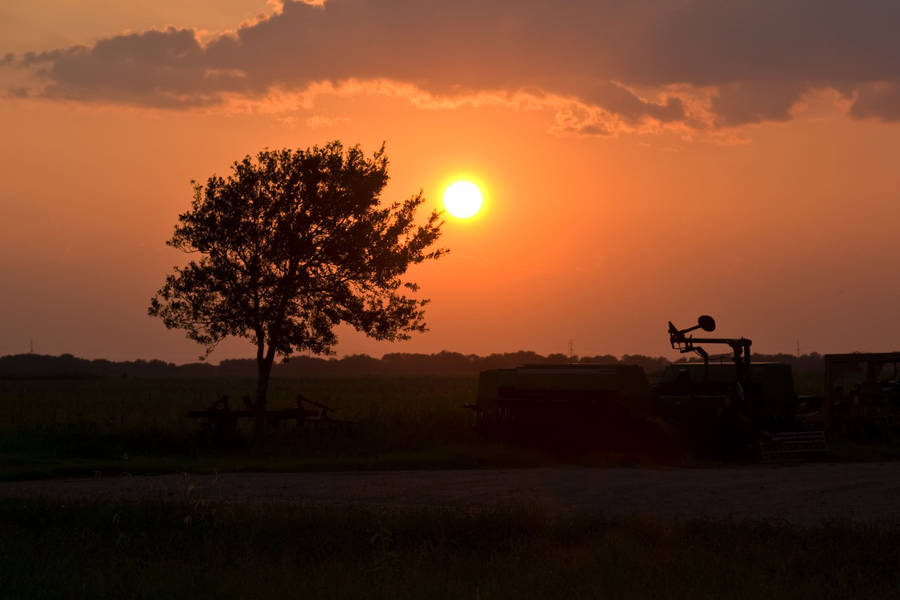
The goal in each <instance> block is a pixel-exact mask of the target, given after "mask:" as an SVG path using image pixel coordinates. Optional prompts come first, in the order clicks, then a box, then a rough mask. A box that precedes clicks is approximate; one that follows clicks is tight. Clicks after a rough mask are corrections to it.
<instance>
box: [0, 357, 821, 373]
mask: <svg viewBox="0 0 900 600" xmlns="http://www.w3.org/2000/svg"><path fill="white" fill-rule="evenodd" d="M680 360H682V359H680ZM753 361H754V362H783V363H788V364H791V365H793V367H794V370H795V371H798V372H813V373H816V372H822V371H824V368H825V361H824V358H823V356H822V355H821V354H819V353H817V352H813V353H811V354H804V355H802V356H793V355H790V354H754V355H753ZM570 363H581V364H607V365H612V364H630V365H639V366H641V367H642V368H643V369H644V370H645V371H646V372H647V373H648V374H653V373H658V372H660V371H662V370H663V369H665V368H666V367H667V366H668V365H669V364H670V363H671V361H669V360H668V359H667V358H664V357H661V356H658V357H652V356H644V355H641V354H625V355H623V356H621V357H615V356H613V355H611V354H604V355H598V356H581V357H574V358H573V357H569V356H566V355H565V354H550V355H547V356H544V355H541V354H537V353H535V352H528V351H519V352H507V353H503V354H490V355H488V356H478V355H475V354H461V353H459V352H446V351H445V352H438V353H437V354H412V353H392V354H385V355H384V356H383V357H382V358H374V357H371V356H368V355H365V354H353V355H349V356H345V357H343V358H318V357H312V356H295V357H292V358H291V359H290V360H289V361H288V362H285V363H279V364H276V365H274V366H273V370H272V375H273V376H274V377H348V376H361V375H369V376H372V375H394V376H413V375H472V376H474V375H477V374H478V373H479V372H480V371H485V370H487V369H506V368H512V367H517V366H521V365H526V364H570ZM256 369H257V364H256V360H255V359H250V358H248V359H229V360H223V361H222V362H220V363H219V364H218V365H213V364H209V363H205V362H197V363H189V364H184V365H176V364H174V363H169V362H165V361H162V360H134V361H122V362H117V361H110V360H104V359H96V360H88V359H84V358H78V357H76V356H72V355H71V354H63V355H61V356H46V355H40V354H17V355H13V356H3V357H0V378H5V379H18V378H29V379H30V378H59V379H62V378H89V377H255V376H256Z"/></svg>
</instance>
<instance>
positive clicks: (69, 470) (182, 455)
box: [0, 377, 534, 478]
mask: <svg viewBox="0 0 900 600" xmlns="http://www.w3.org/2000/svg"><path fill="white" fill-rule="evenodd" d="M476 385H477V381H476V379H475V378H472V377H385V378H371V377H359V378H320V379H284V380H274V381H273V382H272V388H271V392H270V406H271V408H274V409H278V408H287V407H292V406H294V405H295V397H296V395H297V394H298V393H302V394H303V395H304V396H306V397H308V398H310V399H312V400H316V401H319V402H322V403H325V404H327V405H329V406H332V407H334V408H335V409H337V412H336V413H335V415H334V416H335V418H338V419H342V420H346V421H352V422H353V423H352V425H349V426H346V427H343V428H340V429H337V430H335V429H333V428H328V427H319V428H317V427H311V426H307V427H305V428H304V429H303V430H300V431H298V430H297V428H296V426H295V425H294V423H293V422H289V423H284V424H282V425H281V426H280V427H279V428H278V429H274V430H272V431H271V432H270V435H269V440H270V442H269V443H268V444H267V446H266V447H264V448H261V449H254V448H250V447H249V444H248V442H247V440H248V439H249V426H250V424H249V423H242V425H241V430H240V431H239V437H238V438H237V439H234V440H226V441H223V440H220V439H216V438H215V437H211V436H208V435H204V434H203V433H202V432H201V431H200V430H201V428H200V424H199V423H197V422H196V421H193V420H190V419H188V418H186V417H185V413H186V412H187V411H188V410H192V409H202V408H205V407H207V406H208V405H210V404H211V403H212V402H213V401H214V400H216V399H218V398H219V397H221V396H222V395H224V394H227V395H229V396H230V399H231V400H230V402H231V405H232V407H240V405H241V397H242V396H243V395H245V394H252V391H253V388H254V380H253V379H249V378H248V379H227V378H209V379H176V378H166V379H137V378H122V379H117V378H96V379H60V380H53V379H30V380H24V379H23V380H0V457H2V458H3V460H2V461H0V477H5V478H10V477H15V478H19V477H41V476H48V475H67V474H91V473H92V472H94V471H103V472H107V473H110V472H131V473H145V472H172V471H182V470H187V471H195V472H203V471H207V472H209V471H216V470H260V471H265V470H298V469H299V470H307V469H341V468H396V467H428V466H437V467H441V466H443V467H464V466H478V465H479V464H482V463H484V464H498V463H499V464H520V463H522V462H523V461H524V463H523V464H533V463H534V457H531V456H529V453H528V452H523V451H515V452H510V451H508V450H506V449H504V448H502V447H500V446H498V445H495V444H486V443H484V442H482V441H480V440H478V438H477V437H476V436H475V434H474V431H473V415H472V413H471V411H469V410H468V409H465V408H464V407H463V405H464V404H467V403H470V402H472V400H473V399H474V397H475V389H476Z"/></svg>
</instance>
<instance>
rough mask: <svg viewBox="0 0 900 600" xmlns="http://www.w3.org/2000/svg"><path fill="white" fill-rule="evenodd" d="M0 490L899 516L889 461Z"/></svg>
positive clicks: (681, 514)
mask: <svg viewBox="0 0 900 600" xmlns="http://www.w3.org/2000/svg"><path fill="white" fill-rule="evenodd" d="M0 497H19V498H24V497H47V498H61V499H107V500H109V499H137V498H151V499H152V498H162V499H167V500H180V499H186V498H206V499H210V500H219V501H225V502H242V503H244V502H260V503H271V502H291V503H300V504H306V505H317V506H320V505H364V506H378V507H408V506H493V505H498V504H500V505H502V504H517V505H523V504H526V505H536V506H540V507H542V508H546V509H548V510H550V511H554V512H559V513H580V514H602V515H610V516H613V515H615V516H626V515H651V516H663V517H676V518H692V517H702V516H712V517H733V518H738V519H741V518H762V519H779V520H784V521H789V522H793V523H798V524H817V523H820V522H822V521H823V520H827V519H832V518H837V519H842V520H850V521H857V522H864V523H873V524H879V523H880V524H900V462H895V463H852V464H846V463H843V464H801V465H783V466H749V467H747V466H745V467H733V468H715V469H713V468H706V469H647V468H633V469H632V468H606V469H598V468H547V469H490V470H471V471H380V472H335V473H223V474H219V475H187V474H183V475H160V476H137V477H131V476H117V477H102V478H94V479H54V480H41V481H15V482H0Z"/></svg>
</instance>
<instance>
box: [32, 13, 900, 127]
mask: <svg viewBox="0 0 900 600" xmlns="http://www.w3.org/2000/svg"><path fill="white" fill-rule="evenodd" d="M898 22H900V2H897V1H896V0H854V1H850V0H730V1H728V2H722V1H721V0H631V1H629V2H622V1H621V0H596V1H593V2H586V1H585V2H561V3H556V2H547V1H546V0H517V1H512V0H510V1H508V2H484V1H483V0H455V1H453V2H449V1H440V2H438V1H410V0H328V1H327V2H326V3H325V5H324V6H312V5H309V4H306V3H303V2H291V1H289V2H286V3H285V4H284V7H283V10H282V11H281V12H280V13H279V14H276V15H273V16H271V17H269V18H266V19H263V20H260V21H259V22H257V23H255V24H252V25H248V26H245V27H242V28H241V29H239V30H238V31H236V32H235V33H233V34H227V35H223V36H220V37H217V38H215V39H213V40H212V41H211V42H209V43H208V44H206V45H201V44H200V43H199V42H198V41H197V35H196V33H195V32H194V31H192V30H187V29H175V28H170V29H166V30H163V31H148V32H144V33H137V34H128V35H121V36H115V37H111V38H108V39H104V40H101V41H99V42H97V43H96V44H95V45H93V46H90V47H75V48H69V49H61V50H56V51H53V52H47V53H43V54H29V55H26V56H25V57H24V58H23V59H21V60H20V61H18V62H19V64H22V65H26V66H30V67H32V68H34V69H36V70H37V71H38V72H39V73H40V74H41V76H42V77H43V78H44V80H45V86H44V88H43V91H42V93H43V94H44V95H45V96H48V97H52V98H68V99H74V100H81V101H104V102H117V103H129V104H139V105H149V106H158V107H166V108H178V107H192V106H203V105H211V104H216V103H219V102H221V101H222V100H223V98H224V97H226V96H228V95H231V94H234V95H242V96H251V97H259V96H262V95H264V94H266V93H267V92H269V91H271V90H273V89H281V90H300V89H303V88H305V87H306V86H308V85H309V84H311V83H314V82H319V81H332V82H340V81H345V80H348V79H354V80H359V81H367V80H375V79H377V80H390V81H395V82H399V83H401V84H404V85H406V86H415V88H417V89H419V90H422V91H424V92H426V93H429V94H432V95H436V96H450V97H459V96H464V95H466V94H474V93H498V94H507V95H508V94H510V93H513V92H516V91H521V90H537V91H538V92H537V94H536V97H540V98H541V99H542V101H543V102H546V103H553V102H556V103H562V104H566V103H569V102H577V103H580V104H581V105H582V107H581V109H580V110H578V111H572V110H569V109H565V108H563V109H560V111H561V112H560V113H558V116H557V120H558V121H560V120H562V121H563V122H566V127H564V128H565V129H569V130H573V131H576V130H579V131H583V132H586V133H600V132H609V131H610V126H609V123H601V122H600V121H599V120H598V119H601V117H599V116H598V115H605V116H606V117H607V118H609V119H612V120H615V121H616V122H617V123H622V124H625V125H627V126H632V127H637V126H640V125H641V124H642V123H644V122H647V121H648V120H649V121H653V122H656V123H694V124H695V123H697V122H699V121H697V120H696V119H694V118H692V116H691V115H689V114H688V113H689V110H688V105H687V104H686V96H685V94H688V95H689V94H691V93H696V95H697V97H698V98H699V97H703V96H704V94H711V95H710V96H709V102H708V105H707V110H710V111H711V112H712V118H711V119H708V120H707V121H708V122H711V123H714V124H715V126H735V125H741V124H744V123H751V122H759V121H766V120H786V119H788V118H790V109H791V107H792V105H793V104H794V103H795V102H796V100H797V99H798V98H800V96H801V95H803V94H804V93H805V92H807V91H809V90H811V89H820V88H834V89H838V90H841V91H842V93H845V94H855V96H854V97H855V98H856V100H855V103H854V105H853V108H852V114H853V115H854V116H857V117H875V118H884V119H897V118H898V116H897V113H898V108H897V106H898V103H897V92H896V89H897V87H896V86H897V84H898V82H900V60H898V58H897V57H898V56H900V36H898V35H896V31H895V28H896V24H897V23H898ZM876 82H880V83H877V84H876ZM674 86H677V89H678V92H675V91H673V90H674V89H675V87H674ZM634 90H650V92H646V93H645V94H644V95H642V94H641V93H638V92H636V91H634ZM690 104H691V106H696V105H698V103H696V102H694V103H690ZM567 111H568V112H567ZM579 114H583V115H586V116H584V117H583V118H581V117H579V116H578V115H579ZM560 115H562V116H560ZM694 116H696V115H694ZM579 118H580V119H581V120H579Z"/></svg>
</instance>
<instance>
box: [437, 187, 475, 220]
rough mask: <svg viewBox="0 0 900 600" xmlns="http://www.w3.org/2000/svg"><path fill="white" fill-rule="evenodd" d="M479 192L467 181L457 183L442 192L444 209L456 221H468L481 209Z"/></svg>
mask: <svg viewBox="0 0 900 600" xmlns="http://www.w3.org/2000/svg"><path fill="white" fill-rule="evenodd" d="M481 201H482V197H481V190H479V189H478V186H477V185H475V184H474V183H471V182H469V181H457V182H456V183H453V184H451V185H450V186H449V187H448V188H447V191H446V192H444V207H445V208H446V209H447V212H449V213H450V214H451V215H453V216H454V217H456V218H458V219H468V218H469V217H471V216H473V215H475V213H477V212H478V211H479V210H480V209H481Z"/></svg>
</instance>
